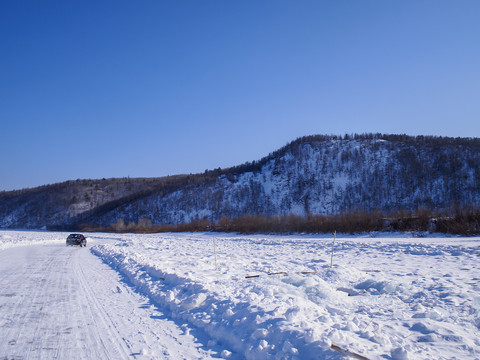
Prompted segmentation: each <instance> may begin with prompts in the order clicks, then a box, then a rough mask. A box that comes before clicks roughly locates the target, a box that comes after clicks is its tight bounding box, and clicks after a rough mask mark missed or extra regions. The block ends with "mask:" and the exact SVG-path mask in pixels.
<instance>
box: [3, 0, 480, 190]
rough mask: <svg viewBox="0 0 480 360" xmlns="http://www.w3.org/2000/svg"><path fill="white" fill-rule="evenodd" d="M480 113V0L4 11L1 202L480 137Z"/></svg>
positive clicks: (33, 6) (11, 4) (119, 1)
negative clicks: (290, 147)
mask: <svg viewBox="0 0 480 360" xmlns="http://www.w3.org/2000/svg"><path fill="white" fill-rule="evenodd" d="M479 114H480V1H478V0H472V1H462V0H459V1H453V0H448V1H442V0H432V1H427V0H415V1H404V0H401V1H400V0H399V1H384V0H378V1H368V0H366V1H363V0H362V1H357V0H351V1H342V0H335V1H334V0H331V1H321V0H315V1H306V0H305V1H303V0H302V1H298V0H291V1H283V0H274V1H267V0H261V1H258V0H255V1H248V0H247V1H245V0H241V1H240V0H239V1H225V0H215V1H209V0H201V1H200V0H192V1H188V0H182V1H174V0H170V1H159V0H155V1H146V0H145V1H143V0H142V1H131V0H128V1H124V0H115V1H59V0H56V1H48V0H42V1H17V0H2V1H1V2H0V121H1V130H0V190H11V189H21V188H25V187H33V186H38V185H44V184H50V183H55V182H61V181H65V180H69V179H78V178H87V179H88V178H90V179H94V178H103V177H105V178H109V177H124V176H130V177H143V176H145V177H152V176H164V175H173V174H179V173H196V172H203V171H204V170H205V169H212V168H217V167H228V166H233V165H238V164H241V163H244V162H246V161H252V160H258V159H260V158H262V157H263V156H265V155H267V154H268V153H270V152H272V151H274V150H277V149H278V148H280V147H281V146H283V145H285V144H287V143H288V142H290V141H292V140H294V139H295V138H297V137H300V136H304V135H314V134H339V135H342V134H345V133H364V132H382V133H406V134H409V135H420V134H422V135H441V136H455V137H457V136H461V137H479V136H480V116H479Z"/></svg>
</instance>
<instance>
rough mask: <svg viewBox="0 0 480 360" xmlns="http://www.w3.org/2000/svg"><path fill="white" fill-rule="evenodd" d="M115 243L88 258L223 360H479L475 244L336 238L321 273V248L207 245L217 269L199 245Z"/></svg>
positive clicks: (253, 240)
mask: <svg viewBox="0 0 480 360" xmlns="http://www.w3.org/2000/svg"><path fill="white" fill-rule="evenodd" d="M97 236H99V237H101V236H102V235H97ZM105 236H109V235H105ZM117 240H118V241H116V242H115V243H109V244H101V245H96V246H94V248H93V249H92V251H93V252H94V254H96V255H98V256H99V257H101V258H102V259H103V261H104V262H106V263H108V264H109V265H110V266H111V267H113V268H114V269H116V270H117V271H119V272H120V273H121V274H122V275H123V276H124V277H125V279H126V281H127V282H128V283H129V284H130V285H132V286H133V287H135V288H136V289H137V291H139V292H141V293H143V294H145V295H147V296H148V297H149V298H150V299H151V301H152V302H153V303H154V304H155V305H156V306H158V307H159V308H160V310H161V311H163V312H164V313H165V315H166V316H168V317H171V318H172V319H176V320H179V321H183V322H188V323H189V324H191V325H193V326H194V327H196V328H197V329H199V330H200V331H202V332H203V333H204V334H206V336H207V337H208V338H209V339H210V340H209V341H208V344H207V345H208V346H209V347H211V348H215V350H216V351H218V353H219V354H220V355H221V356H223V357H225V358H227V357H229V358H247V359H269V358H271V359H280V358H282V359H289V358H291V359H296V358H298V359H319V358H339V359H340V358H342V355H340V354H338V353H336V352H334V351H332V349H331V348H330V346H331V344H336V345H339V346H341V347H342V348H346V349H350V350H351V351H354V352H356V353H359V354H362V355H364V356H366V357H368V358H371V359H375V358H392V359H425V358H435V359H448V358H475V357H477V358H478V357H480V342H479V340H478V339H479V338H480V330H479V324H480V315H479V314H480V300H479V299H480V297H479V290H480V286H479V276H478V273H477V264H478V259H479V257H480V240H479V239H478V238H468V239H462V238H455V239H451V238H442V239H433V238H428V239H405V238H403V239H398V238H388V239H386V238H379V237H376V238H374V239H371V238H357V239H354V238H348V239H347V238H339V239H337V243H336V245H335V253H334V266H333V268H330V253H331V239H328V238H319V237H307V236H297V237H293V236H283V237H281V236H240V235H226V234H221V235H215V240H216V246H217V248H216V252H217V268H216V267H215V258H214V249H213V238H212V235H211V234H157V235H118V236H117ZM247 276H248V278H247ZM250 276H254V277H250Z"/></svg>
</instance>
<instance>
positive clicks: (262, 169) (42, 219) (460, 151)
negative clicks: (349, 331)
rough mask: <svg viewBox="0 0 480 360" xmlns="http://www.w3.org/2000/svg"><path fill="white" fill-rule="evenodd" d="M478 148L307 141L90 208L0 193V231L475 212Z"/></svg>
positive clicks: (385, 139) (436, 141)
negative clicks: (460, 208)
mask: <svg viewBox="0 0 480 360" xmlns="http://www.w3.org/2000/svg"><path fill="white" fill-rule="evenodd" d="M479 150H480V140H479V139H465V138H459V139H453V138H441V137H424V136H419V137H409V136H405V135H380V134H377V135H371V134H370V135H352V136H345V137H336V136H309V137H304V138H300V139H297V140H295V141H293V142H292V143H290V144H288V145H286V146H285V147H283V148H282V149H280V150H278V151H276V152H274V153H272V154H270V155H269V156H267V157H265V158H263V159H261V160H260V161H255V162H253V163H247V164H244V165H240V166H237V167H233V168H230V169H217V170H213V171H208V172H205V174H196V175H187V176H178V177H172V178H171V179H168V180H165V178H163V179H157V180H156V181H150V182H149V183H148V184H147V185H148V186H147V185H146V186H143V187H142V188H141V189H139V190H138V191H133V190H132V191H130V192H128V193H127V192H125V190H124V189H123V190H122V191H123V192H121V193H120V194H119V193H118V192H117V193H116V194H115V196H112V198H111V201H104V202H101V203H99V202H97V203H93V202H90V205H88V204H87V206H85V204H84V207H83V208H81V206H80V204H79V203H78V202H76V203H74V205H75V206H76V208H75V209H77V210H78V209H80V208H81V210H78V211H73V212H72V211H71V212H68V211H67V212H64V207H61V206H60V207H59V206H58V205H57V207H55V206H53V209H52V208H47V206H49V205H50V207H51V206H52V204H51V202H50V203H49V202H48V201H47V202H45V203H41V202H40V203H38V204H37V205H36V206H35V207H34V208H33V209H29V208H28V207H26V206H25V203H22V201H17V202H14V201H12V199H9V200H8V201H5V200H4V199H5V198H6V195H8V194H10V193H6V194H4V195H3V198H2V197H0V200H1V202H0V227H41V226H43V225H50V226H51V225H62V224H67V225H68V224H70V225H71V224H93V225H104V226H106V225H110V224H112V223H114V222H117V221H118V220H119V219H123V220H124V221H125V222H135V223H137V222H138V221H139V220H140V219H142V218H145V219H148V220H149V221H151V222H153V223H156V224H162V223H164V224H179V223H185V222H190V221H192V220H195V219H202V218H207V219H209V220H215V221H217V220H219V219H220V218H222V217H228V218H235V217H238V216H243V215H286V214H297V215H307V214H338V213H344V212H350V211H354V210H362V211H368V212H371V211H375V210H380V211H382V212H384V213H388V212H391V211H393V210H417V209H419V208H428V209H435V210H439V209H451V208H453V207H454V206H458V205H463V206H468V207H478V205H479V204H480V151H479ZM87 195H88V194H87ZM49 196H52V197H54V198H55V197H56V194H55V192H50V194H49ZM11 198H13V199H16V198H15V196H13V197H12V196H11ZM79 198H81V199H85V196H83V197H82V196H81V194H80V195H79ZM17 200H18V199H17ZM25 201H27V202H28V201H29V199H28V198H27V199H25ZM6 203H8V204H6ZM72 206H73V205H70V207H72ZM45 214H50V215H49V216H46V215H45Z"/></svg>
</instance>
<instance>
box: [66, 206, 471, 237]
mask: <svg viewBox="0 0 480 360" xmlns="http://www.w3.org/2000/svg"><path fill="white" fill-rule="evenodd" d="M75 230H79V231H88V232H119V233H161V232H205V231H207V232H210V231H211V232H236V233H244V234H254V233H271V234H292V233H311V234H318V233H333V232H334V231H337V232H340V233H351V234H356V233H365V232H377V231H378V232H418V233H429V232H439V233H445V234H456V235H466V236H471V235H477V234H480V209H474V208H466V207H460V206H455V207H454V208H453V209H451V210H449V211H442V212H435V211H433V210H430V209H425V208H421V209H419V210H417V211H416V212H411V211H402V210H397V211H394V212H392V213H389V214H384V213H382V212H380V211H374V212H364V211H352V212H349V213H343V214H337V215H307V216H299V215H294V214H290V215H282V216H268V215H243V216H239V217H235V218H228V217H222V218H220V219H219V220H218V221H212V220H209V219H207V218H204V219H195V220H193V221H191V222H188V223H181V224H174V225H172V224H153V223H152V221H151V220H150V219H147V218H142V219H140V220H139V221H138V222H129V223H126V222H125V221H124V220H123V219H119V220H117V221H116V222H114V223H112V224H111V225H109V226H95V225H93V226H92V225H85V224H84V225H79V226H78V229H75Z"/></svg>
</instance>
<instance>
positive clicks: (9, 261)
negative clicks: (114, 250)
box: [0, 235, 211, 359]
mask: <svg viewBox="0 0 480 360" xmlns="http://www.w3.org/2000/svg"><path fill="white" fill-rule="evenodd" d="M57 236H58V235H57ZM95 241H97V240H94V241H93V244H94V243H95ZM97 242H98V241H97ZM104 242H108V241H107V240H104ZM93 244H92V242H90V243H89V246H91V245H93ZM0 274H1V277H0V358H1V359H152V358H161V359H169V358H173V359H183V358H185V359H200V358H201V359H207V358H210V357H211V356H210V355H209V353H208V352H207V351H204V350H202V349H201V346H202V344H200V343H198V341H196V339H195V338H194V337H193V336H192V335H189V331H188V329H186V328H182V327H179V326H178V325H177V324H175V323H174V322H172V321H169V320H166V319H165V318H164V317H163V315H162V314H161V313H158V312H157V311H156V308H155V307H154V306H153V305H151V304H150V303H149V302H148V300H147V299H145V298H142V297H141V296H140V295H138V294H136V293H134V292H132V291H131V290H130V289H129V288H128V287H126V286H125V285H124V284H123V283H122V282H121V281H120V278H119V275H118V274H117V273H116V272H115V271H113V270H111V268H110V267H108V266H106V265H105V264H103V263H102V262H101V260H100V259H99V258H98V257H96V256H94V255H93V254H92V253H91V252H90V251H89V248H86V249H85V248H79V247H66V246H65V243H64V240H63V239H59V240H58V241H53V243H48V244H46V245H28V244H27V245H26V246H20V247H13V248H11V249H5V250H2V251H0Z"/></svg>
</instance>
